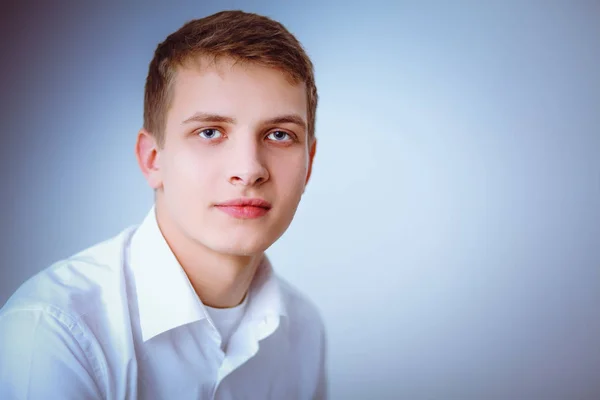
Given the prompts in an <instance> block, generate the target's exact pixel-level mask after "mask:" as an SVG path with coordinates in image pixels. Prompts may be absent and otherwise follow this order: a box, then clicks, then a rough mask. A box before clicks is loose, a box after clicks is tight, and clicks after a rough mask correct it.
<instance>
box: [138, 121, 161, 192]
mask: <svg viewBox="0 0 600 400" xmlns="http://www.w3.org/2000/svg"><path fill="white" fill-rule="evenodd" d="M135 156H136V159H137V162H138V165H139V167H140V169H141V171H142V174H144V177H145V178H146V181H148V184H149V185H150V187H151V188H153V189H158V188H160V187H161V186H162V178H161V171H160V165H159V158H160V157H159V156H160V154H159V151H158V146H157V143H156V139H155V138H154V136H153V135H152V134H151V133H150V132H148V131H146V130H145V129H141V130H140V131H139V132H138V135H137V140H136V143H135Z"/></svg>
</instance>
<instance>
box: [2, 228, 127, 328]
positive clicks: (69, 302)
mask: <svg viewBox="0 0 600 400" xmlns="http://www.w3.org/2000/svg"><path fill="white" fill-rule="evenodd" d="M133 229H134V228H132V227H130V228H127V229H125V230H123V231H122V232H121V233H119V234H118V235H116V236H114V237H112V238H110V239H108V240H105V241H103V242H100V243H97V244H95V245H93V246H91V247H89V248H87V249H85V250H83V251H80V252H78V253H77V254H74V255H73V256H71V257H69V258H66V259H63V260H60V261H58V262H56V263H54V264H52V265H50V266H49V267H47V268H46V269H44V270H42V271H41V272H39V273H38V274H36V275H34V276H33V277H31V278H29V279H28V280H27V281H25V283H23V284H22V285H21V286H20V287H19V288H18V289H17V291H16V292H15V293H14V294H13V295H12V296H11V297H10V298H9V300H8V301H7V303H6V304H5V305H4V307H2V309H1V310H0V315H5V314H8V313H15V312H19V311H28V310H29V311H42V312H44V311H45V312H48V313H51V314H56V313H60V314H62V315H68V316H69V317H70V318H73V319H77V318H78V317H79V316H81V315H84V314H87V313H90V312H91V311H93V310H94V308H96V307H99V306H102V305H106V301H107V300H110V297H112V296H113V295H114V294H115V291H116V290H118V286H119V285H118V283H119V279H120V276H121V269H122V268H121V266H122V260H123V250H124V249H125V246H124V245H125V244H126V243H127V240H128V237H129V236H130V235H131V232H132V231H133Z"/></svg>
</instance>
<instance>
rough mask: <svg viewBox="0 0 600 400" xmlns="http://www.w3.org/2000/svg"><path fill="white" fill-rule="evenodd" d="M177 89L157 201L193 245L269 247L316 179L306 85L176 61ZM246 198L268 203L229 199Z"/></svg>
mask: <svg viewBox="0 0 600 400" xmlns="http://www.w3.org/2000/svg"><path fill="white" fill-rule="evenodd" d="M172 90H173V97H172V101H171V107H170V109H169V111H168V114H167V122H166V129H165V142H164V147H163V149H160V150H159V151H158V155H157V165H158V166H159V175H160V179H159V181H158V184H157V185H156V186H155V188H157V189H158V190H157V208H158V207H162V209H161V212H162V213H163V218H166V219H168V220H169V221H168V223H169V224H170V225H171V226H172V227H174V228H175V230H177V231H178V232H179V234H182V235H183V236H185V237H187V239H190V240H191V242H190V243H197V244H200V245H202V246H205V247H207V248H209V249H211V250H213V251H216V252H218V253H225V254H231V255H252V254H256V253H259V252H262V251H264V250H266V249H267V248H268V247H269V246H270V245H271V244H273V242H275V241H276V240H277V239H278V238H279V237H280V236H281V235H282V234H283V233H284V232H285V230H286V229H287V228H288V226H289V224H290V223H291V221H292V218H293V216H294V214H295V212H296V209H297V206H298V203H299V202H300V198H301V197H302V193H303V192H304V188H305V185H306V183H307V182H308V178H309V176H310V167H311V165H312V158H313V156H314V150H315V148H314V146H311V145H312V144H313V143H309V138H308V132H307V129H306V124H307V100H306V92H305V86H304V84H303V83H300V84H296V85H294V84H291V83H290V82H289V81H288V80H287V79H286V77H285V75H284V74H283V73H281V72H279V71H277V70H274V69H270V68H266V67H262V66H257V65H251V64H235V65H234V64H233V62H232V61H231V60H221V61H220V62H219V63H218V64H216V65H214V66H204V67H202V68H199V67H186V68H179V69H178V71H177V74H176V78H175V81H174V83H173V87H172ZM248 199H259V200H263V201H264V202H266V203H268V204H269V205H270V206H267V208H268V210H267V209H266V208H263V207H251V206H229V207H227V206H226V203H228V202H231V201H236V200H242V201H245V200H248ZM266 203H265V204H266Z"/></svg>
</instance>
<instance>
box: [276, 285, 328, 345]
mask: <svg viewBox="0 0 600 400" xmlns="http://www.w3.org/2000/svg"><path fill="white" fill-rule="evenodd" d="M277 280H278V283H279V287H280V290H281V294H282V296H283V299H284V302H285V306H286V311H287V314H288V317H289V321H290V323H291V324H292V325H293V326H294V329H296V330H297V331H298V332H300V331H303V332H306V331H308V332H310V333H311V336H316V337H319V338H322V337H324V336H325V330H326V329H325V322H324V319H323V315H322V313H321V310H320V309H319V308H318V307H317V305H316V304H315V303H314V302H313V301H312V300H311V299H310V298H309V297H308V296H307V295H306V294H304V293H303V292H301V291H300V290H299V289H298V288H297V287H296V286H294V285H292V284H291V283H290V282H288V281H287V280H285V279H284V278H282V277H280V276H277ZM319 340H322V339H319Z"/></svg>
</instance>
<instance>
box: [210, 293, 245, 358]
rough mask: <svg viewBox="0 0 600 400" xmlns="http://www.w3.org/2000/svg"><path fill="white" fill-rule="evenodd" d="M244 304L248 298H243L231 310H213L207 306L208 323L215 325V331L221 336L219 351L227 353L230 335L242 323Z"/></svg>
mask: <svg viewBox="0 0 600 400" xmlns="http://www.w3.org/2000/svg"><path fill="white" fill-rule="evenodd" d="M246 304H248V296H244V300H242V302H241V303H240V304H238V305H237V306H235V307H231V308H214V307H209V306H206V305H205V306H204V307H206V311H208V316H209V317H210V318H209V319H210V321H211V322H212V323H213V324H214V325H215V328H217V331H219V334H220V335H221V349H222V350H223V351H224V352H227V344H228V343H229V338H230V337H231V335H232V333H233V332H235V330H236V328H237V327H238V325H239V324H240V322H241V321H242V317H243V316H244V311H245V310H246Z"/></svg>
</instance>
